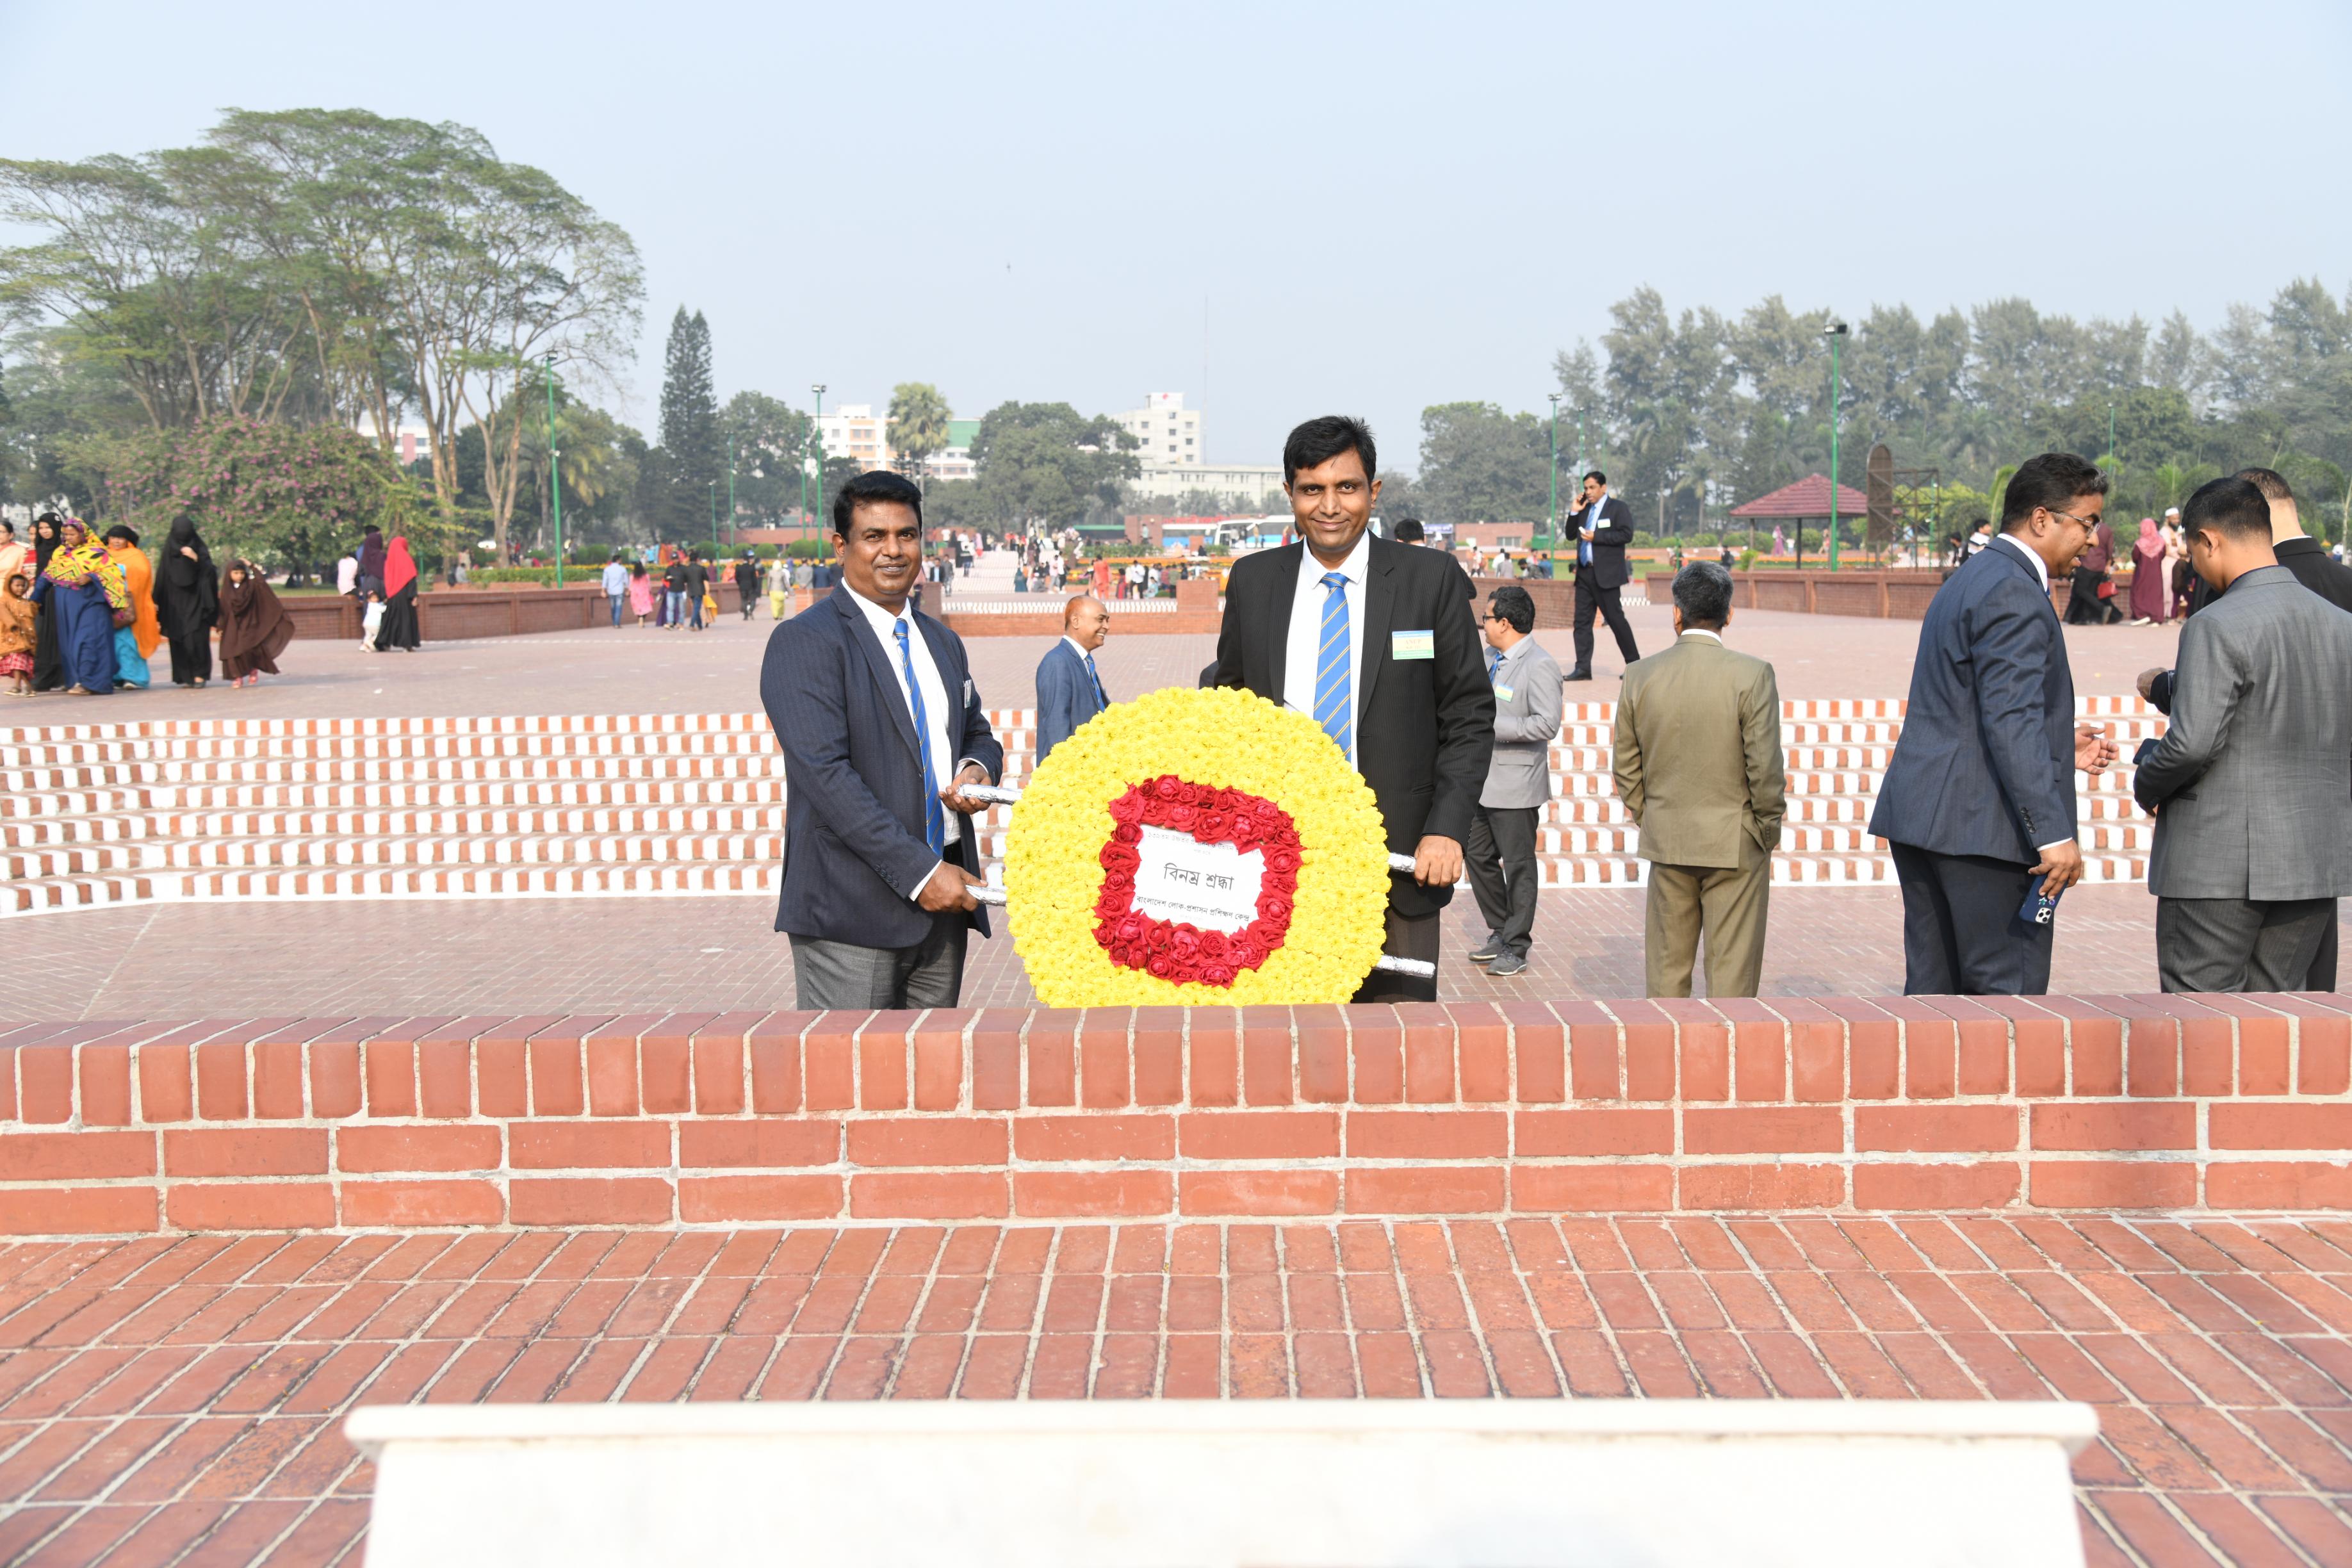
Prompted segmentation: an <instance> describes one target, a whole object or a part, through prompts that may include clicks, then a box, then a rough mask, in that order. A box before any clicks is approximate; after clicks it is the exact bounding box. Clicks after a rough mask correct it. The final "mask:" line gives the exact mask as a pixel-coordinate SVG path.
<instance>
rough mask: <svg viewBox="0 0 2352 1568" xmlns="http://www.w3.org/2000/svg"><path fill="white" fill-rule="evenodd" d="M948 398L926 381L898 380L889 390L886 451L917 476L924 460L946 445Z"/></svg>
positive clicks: (919, 474) (918, 476)
mask: <svg viewBox="0 0 2352 1568" xmlns="http://www.w3.org/2000/svg"><path fill="white" fill-rule="evenodd" d="M948 418H949V409H948V400H947V399H946V398H944V397H942V396H940V389H939V388H938V387H936V386H933V385H932V384H930V383H929V382H928V381H902V382H900V383H899V384H898V385H897V386H895V387H892V388H891V389H890V450H891V452H892V454H893V455H895V456H896V457H897V458H898V461H899V462H900V463H901V464H902V465H904V467H905V468H906V469H907V471H908V473H910V474H911V475H913V476H915V477H916V478H917V479H920V477H921V474H922V471H923V463H924V461H925V460H926V459H927V458H929V457H930V455H931V454H932V453H934V452H937V451H940V450H941V449H943V448H944V447H946V446H947V444H948Z"/></svg>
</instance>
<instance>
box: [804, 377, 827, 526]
mask: <svg viewBox="0 0 2352 1568" xmlns="http://www.w3.org/2000/svg"><path fill="white" fill-rule="evenodd" d="M809 390H810V391H811V392H813V393H814V394H815V395H816V417H815V418H814V420H812V421H810V423H809V443H810V445H812V446H813V447H815V448H816V457H817V461H818V462H819V463H820V464H822V463H823V462H824V383H823V382H821V381H820V382H818V383H817V384H815V385H814V386H812V387H810V388H809ZM808 469H809V460H808V456H807V454H805V453H803V455H802V457H801V527H802V528H803V530H805V529H806V528H807V527H808V525H809V509H808ZM816 499H817V504H818V505H820V506H822V505H824V468H818V469H817V487H816ZM803 537H805V534H803Z"/></svg>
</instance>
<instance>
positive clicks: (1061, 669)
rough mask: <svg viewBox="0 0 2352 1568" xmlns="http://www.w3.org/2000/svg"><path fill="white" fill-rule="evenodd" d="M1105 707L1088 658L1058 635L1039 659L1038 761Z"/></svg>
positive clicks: (1041, 760) (1042, 760) (1067, 639)
mask: <svg viewBox="0 0 2352 1568" xmlns="http://www.w3.org/2000/svg"><path fill="white" fill-rule="evenodd" d="M1102 710H1103V705H1102V702H1101V700H1099V699H1098V698H1097V697H1096V695H1095V683H1094V678H1093V677H1092V676H1089V675H1088V674H1087V661H1086V660H1085V659H1082V658H1079V657H1078V656H1077V655H1076V654H1075V653H1073V652H1071V651H1070V639H1069V638H1067V637H1056V638H1055V639H1054V646H1053V647H1049V648H1047V649H1046V650H1045V658H1041V659H1039V660H1038V661H1037V761H1038V762H1041V763H1042V762H1044V761H1045V753H1046V752H1050V751H1052V750H1053V749H1054V748H1055V747H1056V746H1058V745H1060V744H1061V743H1062V742H1065V741H1066V740H1068V739H1069V738H1070V736H1071V734H1072V733H1073V732H1075V731H1076V729H1077V727H1078V726H1079V725H1081V724H1083V723H1085V722H1086V721H1087V720H1089V719H1091V718H1093V717H1094V716H1095V715H1096V714H1097V713H1099V712H1101V711H1102Z"/></svg>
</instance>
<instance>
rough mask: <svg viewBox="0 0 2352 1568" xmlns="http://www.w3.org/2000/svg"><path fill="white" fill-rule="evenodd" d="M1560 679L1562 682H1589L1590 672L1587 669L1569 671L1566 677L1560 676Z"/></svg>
mask: <svg viewBox="0 0 2352 1568" xmlns="http://www.w3.org/2000/svg"><path fill="white" fill-rule="evenodd" d="M1560 679H1562V680H1590V679H1592V672H1591V670H1589V669H1571V670H1570V671H1569V672H1568V673H1567V674H1566V675H1563V676H1561V677H1560Z"/></svg>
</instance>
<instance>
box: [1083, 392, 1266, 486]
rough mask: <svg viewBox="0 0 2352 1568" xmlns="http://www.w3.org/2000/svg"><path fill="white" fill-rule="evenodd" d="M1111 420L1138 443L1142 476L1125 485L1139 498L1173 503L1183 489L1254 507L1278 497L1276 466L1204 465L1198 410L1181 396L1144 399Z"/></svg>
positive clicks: (1205, 453) (1161, 394)
mask: <svg viewBox="0 0 2352 1568" xmlns="http://www.w3.org/2000/svg"><path fill="white" fill-rule="evenodd" d="M1111 417H1112V418H1113V419H1115V420H1117V421H1118V426H1119V428H1120V429H1122V430H1125V431H1126V432H1127V433H1128V434H1129V435H1130V436H1133V437H1135V438H1136V441H1137V443H1138V447H1139V449H1138V450H1137V452H1136V454H1135V455H1136V458H1137V460H1138V461H1139V464H1140V465H1141V467H1142V469H1143V472H1142V473H1141V474H1139V476H1137V477H1136V478H1135V479H1130V480H1129V481H1128V486H1129V489H1131V490H1132V491H1133V492H1134V493H1135V495H1136V496H1137V497H1139V498H1140V499H1147V500H1148V499H1160V500H1175V499H1176V498H1177V497H1179V496H1181V495H1183V494H1184V493H1185V492H1186V491H1187V490H1207V491H1209V492H1210V493H1211V494H1213V495H1221V496H1232V497H1238V498H1239V499H1240V500H1241V502H1242V504H1244V505H1245V506H1256V505H1258V504H1259V503H1260V502H1261V500H1263V499H1264V498H1265V497H1267V496H1270V495H1271V496H1278V495H1280V494H1281V491H1282V468H1281V467H1280V466H1279V465H1278V464H1277V465H1259V464H1251V463H1217V464H1213V463H1211V462H1210V461H1209V460H1208V448H1207V447H1206V445H1205V442H1206V437H1203V436H1202V433H1201V411H1200V410H1199V409H1197V408H1187V407H1185V406H1184V395H1183V394H1182V393H1181V392H1154V393H1151V394H1149V395H1147V396H1145V398H1144V400H1143V406H1142V407H1140V408H1136V409H1130V410H1129V411H1128V412H1127V413H1125V414H1114V415H1112V416H1111Z"/></svg>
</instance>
